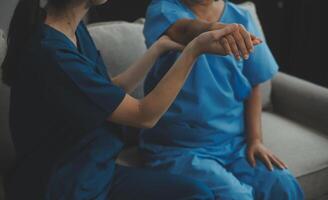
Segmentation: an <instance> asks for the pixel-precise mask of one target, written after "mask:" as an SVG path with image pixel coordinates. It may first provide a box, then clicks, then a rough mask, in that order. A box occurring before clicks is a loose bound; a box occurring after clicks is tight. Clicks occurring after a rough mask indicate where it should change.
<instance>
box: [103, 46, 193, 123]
mask: <svg viewBox="0 0 328 200" xmlns="http://www.w3.org/2000/svg"><path fill="white" fill-rule="evenodd" d="M196 57H197V56H196V54H194V53H193V50H192V49H190V48H189V47H187V48H186V49H185V50H184V51H183V52H182V54H181V55H180V57H179V58H178V60H177V61H176V62H175V64H174V65H173V66H172V67H171V69H170V70H169V71H168V72H167V73H166V75H165V76H164V78H162V80H161V81H160V82H159V83H158V84H157V86H156V87H155V88H154V89H153V90H152V91H151V92H150V93H149V94H148V95H147V96H146V97H144V98H143V99H140V100H137V99H135V98H133V97H131V96H130V95H126V96H125V98H124V99H123V101H122V103H121V104H120V105H119V107H118V108H117V109H116V110H115V111H114V112H113V113H112V115H111V116H110V118H109V121H112V122H116V123H119V124H124V125H128V126H134V127H139V128H151V127H153V126H154V125H155V124H156V123H157V122H158V120H159V119H160V118H161V116H162V115H163V114H164V113H165V112H166V111H167V110H168V108H169V106H170V105H171V104H172V102H173V101H174V99H175V98H176V96H177V95H178V93H179V91H180V89H181V88H182V86H183V84H184V82H185V80H186V79H187V77H188V74H189V73H190V71H191V69H192V66H193V63H194V62H195V60H196Z"/></svg>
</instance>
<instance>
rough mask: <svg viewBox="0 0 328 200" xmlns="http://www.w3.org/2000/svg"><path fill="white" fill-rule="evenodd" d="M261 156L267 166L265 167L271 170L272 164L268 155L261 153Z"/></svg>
mask: <svg viewBox="0 0 328 200" xmlns="http://www.w3.org/2000/svg"><path fill="white" fill-rule="evenodd" d="M261 157H262V160H263V162H264V164H265V165H266V166H267V168H268V169H269V170H270V171H273V166H272V163H271V161H270V159H269V157H268V156H267V155H262V156H261Z"/></svg>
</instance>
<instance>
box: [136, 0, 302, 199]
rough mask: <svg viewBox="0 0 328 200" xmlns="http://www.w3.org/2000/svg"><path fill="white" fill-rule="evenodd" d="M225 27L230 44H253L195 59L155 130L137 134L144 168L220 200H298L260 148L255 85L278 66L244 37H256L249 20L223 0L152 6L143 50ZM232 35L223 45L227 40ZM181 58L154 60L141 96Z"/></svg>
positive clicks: (287, 177) (287, 176)
mask: <svg viewBox="0 0 328 200" xmlns="http://www.w3.org/2000/svg"><path fill="white" fill-rule="evenodd" d="M231 23H237V24H241V25H239V29H240V30H241V31H240V32H234V34H232V35H234V36H235V38H237V40H236V41H241V40H242V39H243V38H247V37H251V38H252V42H253V44H252V43H247V41H249V40H245V41H246V42H245V43H237V44H235V45H233V44H232V45H231V47H232V48H231V49H228V50H229V51H230V52H231V53H232V54H233V56H218V55H213V54H204V55H201V56H200V57H199V58H198V59H197V61H196V63H195V66H194V68H193V70H192V71H191V73H190V75H189V76H188V79H187V80H186V83H185V84H184V86H183V88H182V89H181V91H180V93H179V95H178V96H177V98H176V100H175V101H174V102H173V104H172V105H171V106H170V108H169V110H168V111H167V112H166V113H165V114H164V116H163V117H162V118H161V120H160V121H159V122H158V123H157V125H156V126H155V127H154V128H152V129H145V130H143V131H142V135H141V143H140V148H141V150H142V152H143V157H144V159H145V165H146V166H147V167H150V168H153V169H160V170H162V171H163V170H164V171H168V172H170V173H172V174H180V175H185V176H189V177H193V178H196V179H198V180H200V181H203V182H204V183H206V184H207V185H208V186H209V187H210V189H211V190H212V191H213V192H214V193H215V196H216V198H218V199H220V200H231V199H234V200H236V199H238V200H251V199H258V200H287V199H288V200H302V199H304V197H303V192H302V190H301V188H300V186H299V184H298V183H297V181H296V179H295V178H294V177H293V175H292V174H291V173H290V172H289V171H288V170H287V169H286V168H287V167H286V164H285V163H284V162H283V161H281V160H280V159H279V158H278V157H277V156H276V155H274V154H273V153H272V152H271V151H270V150H269V149H267V148H266V147H265V146H264V145H263V143H262V134H261V110H262V109H261V96H260V84H261V83H263V82H265V81H268V80H270V79H272V77H273V76H274V75H275V74H276V73H277V71H278V66H277V63H276V61H275V59H274V57H273V56H272V54H271V52H270V50H269V48H268V46H267V45H266V44H265V43H261V44H259V41H258V39H256V38H255V37H254V36H252V35H249V33H246V34H245V31H243V30H245V29H247V30H248V31H250V32H251V33H253V34H255V35H257V36H261V35H260V34H261V33H260V31H259V29H258V26H257V24H255V23H254V21H253V20H252V17H251V16H250V14H249V13H248V12H247V11H246V10H243V9H241V8H239V7H237V6H236V5H235V4H233V3H230V2H227V1H223V0H219V1H214V0H153V1H152V3H151V4H150V6H149V8H148V11H147V16H146V25H145V29H144V34H145V37H146V43H147V45H148V46H151V45H152V44H153V43H154V41H156V40H157V39H158V38H159V37H160V36H161V35H163V34H167V35H168V36H170V37H171V38H172V39H173V40H174V41H176V42H179V43H181V44H187V43H188V42H189V41H191V40H192V39H193V38H194V37H195V36H197V35H199V34H201V33H202V32H204V31H208V30H216V29H220V28H222V27H224V26H225V25H224V24H231ZM232 35H229V36H226V37H225V38H223V39H222V40H221V42H222V44H224V43H227V42H231V41H233V36H232ZM238 48H239V49H238ZM179 55H180V53H179V52H177V51H170V52H168V53H166V54H165V55H163V56H162V57H160V58H159V59H158V61H157V63H156V65H155V66H154V68H153V69H152V70H151V71H150V73H149V75H148V76H147V79H146V82H145V92H146V94H148V93H149V92H150V91H151V90H152V89H153V88H154V87H155V85H156V84H157V83H158V82H159V80H161V79H162V77H163V76H164V75H165V74H166V73H167V71H168V70H170V66H171V65H172V63H174V62H175V61H176V59H177V58H178V57H179ZM241 57H242V58H243V59H241ZM235 58H236V59H235ZM277 131H279V130H277Z"/></svg>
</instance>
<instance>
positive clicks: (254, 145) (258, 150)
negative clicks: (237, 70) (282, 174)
mask: <svg viewBox="0 0 328 200" xmlns="http://www.w3.org/2000/svg"><path fill="white" fill-rule="evenodd" d="M261 112H262V101H261V90H260V85H257V86H255V87H254V88H253V90H252V94H251V96H250V98H249V99H247V100H246V102H245V119H246V129H247V145H248V148H247V158H248V161H249V163H250V164H251V165H252V166H253V167H255V166H256V158H258V159H260V160H261V161H262V162H263V163H264V164H265V165H266V166H267V168H268V169H269V170H271V171H272V170H273V166H274V165H275V166H277V167H278V168H280V169H287V165H286V164H285V163H284V162H283V161H282V160H280V159H279V158H278V157H277V156H276V155H275V154H274V153H272V152H271V151H270V150H269V149H268V148H266V147H265V146H264V144H263V142H262V131H261Z"/></svg>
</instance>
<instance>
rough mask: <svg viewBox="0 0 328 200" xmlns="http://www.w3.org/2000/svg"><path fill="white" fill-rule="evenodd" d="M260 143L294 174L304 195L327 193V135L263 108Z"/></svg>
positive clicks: (312, 197)
mask: <svg viewBox="0 0 328 200" xmlns="http://www.w3.org/2000/svg"><path fill="white" fill-rule="evenodd" d="M262 121H263V137H264V143H265V144H266V145H267V146H268V147H269V148H270V149H272V151H273V152H275V153H276V154H277V155H278V156H279V157H281V158H282V159H283V160H285V161H286V162H287V165H288V166H289V168H290V169H291V170H292V172H293V173H294V174H295V176H297V177H298V180H299V181H300V183H301V185H302V186H303V188H304V190H305V194H306V195H307V198H310V199H314V198H317V197H320V195H322V194H325V193H328V187H327V185H328V137H327V135H324V134H322V132H320V131H317V130H315V129H312V128H309V127H307V126H303V125H301V124H299V123H297V122H295V121H292V120H290V119H288V118H286V117H282V116H279V115H277V114H274V113H269V112H264V113H263V117H262Z"/></svg>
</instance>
